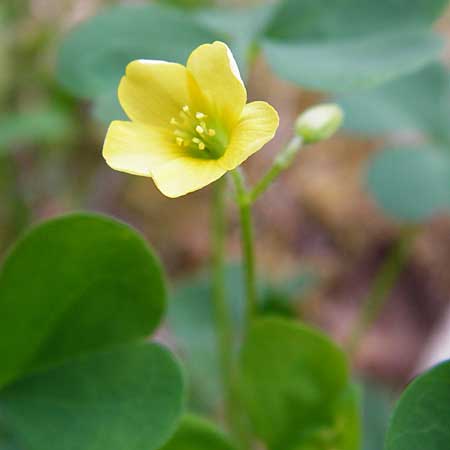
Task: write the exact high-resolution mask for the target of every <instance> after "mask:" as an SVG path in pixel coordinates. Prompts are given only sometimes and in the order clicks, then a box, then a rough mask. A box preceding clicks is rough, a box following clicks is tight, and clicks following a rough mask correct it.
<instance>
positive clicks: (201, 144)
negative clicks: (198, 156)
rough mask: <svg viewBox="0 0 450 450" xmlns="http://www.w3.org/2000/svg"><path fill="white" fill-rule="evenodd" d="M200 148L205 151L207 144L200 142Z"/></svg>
mask: <svg viewBox="0 0 450 450" xmlns="http://www.w3.org/2000/svg"><path fill="white" fill-rule="evenodd" d="M198 148H199V149H200V150H205V144H204V143H203V142H200V143H199V144H198Z"/></svg>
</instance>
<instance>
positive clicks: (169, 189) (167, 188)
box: [153, 156, 226, 198]
mask: <svg viewBox="0 0 450 450" xmlns="http://www.w3.org/2000/svg"><path fill="white" fill-rule="evenodd" d="M225 172H226V170H225V169H224V168H222V167H221V166H220V164H218V162H217V160H214V159H199V158H191V157H188V156H184V157H181V158H178V159H175V160H173V161H170V162H168V163H166V164H163V165H160V166H158V167H157V168H156V170H155V171H154V172H153V180H154V181H155V184H156V186H157V187H158V189H159V190H160V191H161V192H162V193H163V194H164V195H166V196H167V197H172V198H174V197H180V196H182V195H185V194H188V193H189V192H193V191H196V190H198V189H201V188H203V187H205V186H206V185H208V184H210V183H212V182H213V181H216V180H217V179H219V178H220V177H221V176H222V175H223V174H224V173H225Z"/></svg>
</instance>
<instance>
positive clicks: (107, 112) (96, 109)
mask: <svg viewBox="0 0 450 450" xmlns="http://www.w3.org/2000/svg"><path fill="white" fill-rule="evenodd" d="M92 116H93V117H94V118H95V119H97V120H98V121H99V122H100V123H103V124H105V125H109V123H110V122H112V121H113V120H128V117H127V115H126V114H125V112H124V111H123V109H122V107H121V106H120V103H119V99H118V97H117V89H114V90H113V91H110V92H105V93H103V94H102V95H100V96H98V97H95V98H94V100H93V108H92Z"/></svg>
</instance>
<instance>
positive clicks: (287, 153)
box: [249, 136, 303, 203]
mask: <svg viewBox="0 0 450 450" xmlns="http://www.w3.org/2000/svg"><path fill="white" fill-rule="evenodd" d="M302 147H303V141H302V138H300V137H298V136H295V137H293V138H292V139H291V141H290V142H289V143H288V145H287V146H286V147H285V149H284V150H283V151H282V152H281V153H279V154H278V156H277V157H276V158H275V161H274V163H273V165H272V167H270V169H269V170H268V171H267V173H266V174H265V175H264V176H263V177H262V178H261V180H260V181H259V182H258V183H257V184H256V186H255V187H254V188H253V189H252V190H251V191H250V193H249V201H250V203H253V202H255V201H256V200H257V199H258V197H259V196H260V195H261V194H263V193H264V192H265V191H266V190H267V188H268V187H269V186H270V185H271V184H272V183H273V181H274V180H275V178H277V177H278V176H279V175H280V173H281V172H283V171H284V170H286V169H287V168H288V167H289V166H290V165H291V164H292V162H293V160H294V158H295V156H296V155H297V153H298V152H299V150H300V149H301V148H302Z"/></svg>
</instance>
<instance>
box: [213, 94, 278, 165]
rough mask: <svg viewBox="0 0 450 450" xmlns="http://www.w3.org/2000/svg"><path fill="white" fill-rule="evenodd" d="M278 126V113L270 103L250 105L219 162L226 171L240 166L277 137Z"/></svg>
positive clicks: (246, 106) (234, 130)
mask: <svg viewBox="0 0 450 450" xmlns="http://www.w3.org/2000/svg"><path fill="white" fill-rule="evenodd" d="M278 124H279V117H278V113H277V112H276V111H275V109H274V108H272V106H270V105H269V104H268V103H266V102H252V103H248V104H247V105H245V108H244V111H243V112H242V116H241V118H240V120H239V122H238V123H237V125H236V127H235V128H234V129H233V132H232V135H231V140H230V144H229V146H228V148H227V149H226V150H225V153H224V155H223V156H222V158H220V159H219V160H218V162H219V163H220V164H221V165H222V166H223V167H224V168H225V169H226V170H232V169H234V168H235V167H237V166H239V165H240V164H242V163H243V162H244V161H245V160H246V159H247V158H248V157H249V156H251V155H253V153H255V152H257V151H258V150H260V149H261V147H263V145H264V144H266V143H267V142H269V141H270V140H271V139H272V138H273V137H274V136H275V133H276V131H277V128H278Z"/></svg>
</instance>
